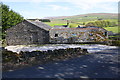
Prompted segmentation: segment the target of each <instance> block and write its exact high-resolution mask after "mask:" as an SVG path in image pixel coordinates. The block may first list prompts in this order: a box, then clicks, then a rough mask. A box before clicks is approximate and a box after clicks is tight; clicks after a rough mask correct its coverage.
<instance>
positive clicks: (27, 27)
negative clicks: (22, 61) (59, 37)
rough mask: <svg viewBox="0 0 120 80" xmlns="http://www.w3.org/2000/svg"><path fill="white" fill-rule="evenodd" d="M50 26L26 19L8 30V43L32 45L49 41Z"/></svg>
mask: <svg viewBox="0 0 120 80" xmlns="http://www.w3.org/2000/svg"><path fill="white" fill-rule="evenodd" d="M50 29H51V27H50V26H48V25H46V24H44V23H42V22H40V21H34V22H32V21H29V20H24V21H23V22H21V23H19V24H17V25H16V26H13V27H11V28H10V29H8V30H7V32H6V33H7V36H6V41H7V44H8V45H30V44H47V43H49V30H50Z"/></svg>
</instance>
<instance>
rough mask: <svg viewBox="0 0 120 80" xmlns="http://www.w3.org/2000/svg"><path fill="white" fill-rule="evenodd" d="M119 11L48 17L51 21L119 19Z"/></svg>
mask: <svg viewBox="0 0 120 80" xmlns="http://www.w3.org/2000/svg"><path fill="white" fill-rule="evenodd" d="M117 17H118V14H117V13H89V14H81V15H74V16H58V17H47V18H49V19H50V20H51V21H58V20H59V21H64V20H70V21H75V22H86V21H93V20H99V19H100V20H101V19H102V20H106V19H117Z"/></svg>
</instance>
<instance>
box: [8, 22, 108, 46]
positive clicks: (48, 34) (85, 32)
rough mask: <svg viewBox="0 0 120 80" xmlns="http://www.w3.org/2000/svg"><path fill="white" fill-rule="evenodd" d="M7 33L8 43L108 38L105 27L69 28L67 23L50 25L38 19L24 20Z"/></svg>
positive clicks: (22, 43) (60, 41)
mask: <svg viewBox="0 0 120 80" xmlns="http://www.w3.org/2000/svg"><path fill="white" fill-rule="evenodd" d="M6 33H7V36H6V41H7V44H8V45H30V44H48V43H79V42H96V41H97V42H104V41H106V40H107V31H106V30H105V29H103V28H99V27H78V28H69V27H67V25H66V26H65V25H63V26H55V27H50V26H48V25H47V24H44V23H42V22H40V21H38V20H36V21H30V20H24V21H23V22H21V23H19V24H17V25H16V26H13V27H11V28H10V29H8V30H7V32H6Z"/></svg>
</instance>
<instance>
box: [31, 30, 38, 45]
mask: <svg viewBox="0 0 120 80" xmlns="http://www.w3.org/2000/svg"><path fill="white" fill-rule="evenodd" d="M32 40H33V43H34V44H36V43H38V33H37V32H33V33H32Z"/></svg>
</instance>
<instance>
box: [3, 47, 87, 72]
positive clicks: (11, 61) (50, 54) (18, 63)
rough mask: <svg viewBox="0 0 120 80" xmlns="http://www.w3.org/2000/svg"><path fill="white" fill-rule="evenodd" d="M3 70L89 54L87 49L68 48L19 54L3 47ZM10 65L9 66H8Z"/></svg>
mask: <svg viewBox="0 0 120 80" xmlns="http://www.w3.org/2000/svg"><path fill="white" fill-rule="evenodd" d="M2 51H3V71H6V70H14V69H18V68H21V67H25V66H31V65H34V64H40V63H42V64H43V63H46V62H49V61H57V60H61V59H62V60H64V59H68V58H73V57H78V56H80V55H84V54H87V53H88V51H87V49H81V48H80V47H78V48H67V49H55V50H48V51H32V52H20V53H19V54H17V53H15V52H12V51H8V50H6V49H4V48H3V50H2ZM8 65H9V66H8Z"/></svg>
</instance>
